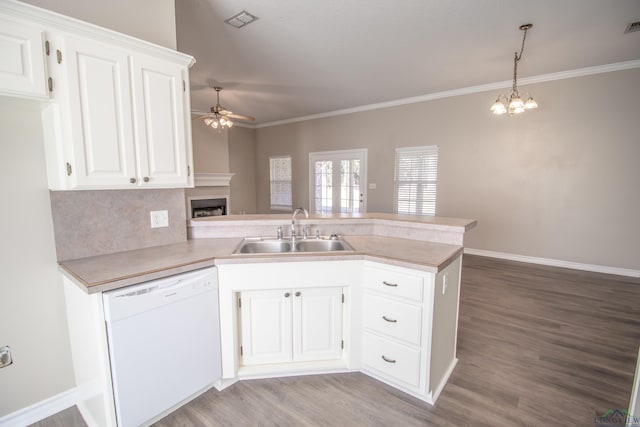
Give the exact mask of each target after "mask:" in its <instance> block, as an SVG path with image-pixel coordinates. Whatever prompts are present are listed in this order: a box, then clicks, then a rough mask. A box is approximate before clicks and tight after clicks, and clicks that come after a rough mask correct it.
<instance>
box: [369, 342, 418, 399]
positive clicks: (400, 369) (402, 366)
mask: <svg viewBox="0 0 640 427" xmlns="http://www.w3.org/2000/svg"><path fill="white" fill-rule="evenodd" d="M362 364H363V365H364V366H365V367H370V368H373V369H375V370H376V371H379V372H381V373H383V374H385V375H387V376H389V377H392V378H395V379H397V380H399V381H402V382H403V383H406V384H409V385H412V386H415V387H418V385H419V384H420V351H419V350H416V349H412V348H410V347H407V346H404V345H402V344H398V343H395V342H392V341H389V340H386V339H384V338H381V337H378V336H376V335H373V334H370V333H367V332H365V333H364V334H363V336H362Z"/></svg>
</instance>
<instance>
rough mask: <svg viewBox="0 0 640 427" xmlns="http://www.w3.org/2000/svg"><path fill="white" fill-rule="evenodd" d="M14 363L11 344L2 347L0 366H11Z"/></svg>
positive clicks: (0, 348) (0, 349) (0, 350)
mask: <svg viewBox="0 0 640 427" xmlns="http://www.w3.org/2000/svg"><path fill="white" fill-rule="evenodd" d="M12 363H13V360H11V349H10V348H9V346H8V345H5V346H4V347H0V368H4V367H6V366H9V365H11V364H12Z"/></svg>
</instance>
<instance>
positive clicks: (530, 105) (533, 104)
mask: <svg viewBox="0 0 640 427" xmlns="http://www.w3.org/2000/svg"><path fill="white" fill-rule="evenodd" d="M524 108H526V109H527V110H531V109H533V108H538V103H537V102H536V101H535V100H534V99H533V98H532V97H529V99H527V102H525V103H524Z"/></svg>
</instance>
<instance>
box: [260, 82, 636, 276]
mask: <svg viewBox="0 0 640 427" xmlns="http://www.w3.org/2000/svg"><path fill="white" fill-rule="evenodd" d="M521 90H522V91H528V92H531V93H532V94H533V95H534V96H535V98H536V99H537V100H538V102H539V104H540V108H539V109H538V110H534V111H530V112H527V113H525V114H524V115H522V116H517V117H504V116H503V117H496V116H493V115H492V114H491V113H490V111H489V107H490V105H491V103H492V102H493V101H494V100H495V97H496V95H497V93H486V92H485V93H477V94H470V95H464V96H457V97H451V98H445V99H440V100H435V101H429V102H423V103H417V104H410V105H404V106H398V107H393V108H386V109H382V110H374V111H367V112H361V113H354V114H349V115H344V116H336V117H331V118H325V119H318V120H310V121H305V122H299V123H293V124H288V125H281V126H273V127H267V128H260V129H257V132H256V141H257V146H256V194H257V210H258V212H261V213H265V212H269V170H268V167H269V162H268V158H269V156H272V155H283V154H291V156H292V161H293V203H294V205H302V206H307V205H308V176H307V169H308V153H309V152H312V151H323V150H336V149H346V148H368V149H369V157H368V166H369V172H368V178H369V183H376V184H377V189H376V190H368V210H369V211H370V212H376V211H378V212H392V211H393V173H394V164H393V157H394V148H396V147H410V146H420V145H431V144H437V145H439V147H440V148H439V171H438V203H437V215H440V216H452V217H464V218H475V219H478V221H479V225H478V227H477V228H476V229H475V230H473V231H472V232H471V233H469V235H468V237H467V238H466V239H465V242H466V246H468V247H471V248H475V249H483V250H489V251H496V252H504V253H510V254H518V255H525V256H534V257H542V258H551V259H557V260H564V261H571V262H578V263H586V264H595V265H603V266H609V267H618V268H629V269H636V270H637V269H640V258H639V257H638V254H640V227H638V224H637V220H638V218H640V196H639V194H640V168H639V167H638V165H637V162H638V159H640V140H639V139H638V135H639V134H640V120H638V117H640V114H639V113H640V112H639V109H638V104H637V99H639V98H640V70H639V69H633V70H627V71H617V72H610V73H604V74H599V75H592V76H586V77H580V78H573V79H566V80H559V81H554V82H547V83H540V84H535V85H529V86H526V87H523V88H521Z"/></svg>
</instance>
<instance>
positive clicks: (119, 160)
mask: <svg viewBox="0 0 640 427" xmlns="http://www.w3.org/2000/svg"><path fill="white" fill-rule="evenodd" d="M61 40H63V42H64V46H60V45H59V44H57V45H58V46H59V48H60V49H61V51H62V52H63V56H62V61H61V63H60V65H61V66H62V67H64V68H63V69H64V76H66V88H63V87H61V86H62V85H61V83H62V82H60V81H59V80H58V81H57V83H58V84H57V85H56V89H55V90H62V91H64V92H65V93H63V94H61V96H60V98H62V101H61V102H62V103H63V105H64V106H63V111H64V112H63V113H62V118H63V120H64V122H65V123H64V124H66V126H67V129H66V130H67V131H68V132H70V138H63V141H58V143H61V144H64V140H67V141H71V143H70V144H69V146H70V147H69V148H70V150H67V152H68V155H67V159H66V162H65V163H69V165H70V167H69V170H68V171H67V175H68V177H69V179H68V181H69V183H68V185H69V187H71V188H82V187H131V186H134V185H135V184H136V183H137V178H138V175H137V172H136V170H135V151H134V141H135V140H134V135H133V120H132V118H133V115H132V110H131V101H130V89H129V88H130V87H131V83H130V81H129V72H128V67H127V64H128V54H127V52H125V51H124V50H120V49H117V48H110V49H108V48H105V46H102V45H100V44H98V43H96V42H94V41H92V40H87V39H84V38H78V37H73V36H65V37H64V39H61ZM65 95H66V96H65ZM56 96H57V94H56ZM65 118H66V119H65ZM132 180H133V182H132Z"/></svg>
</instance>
